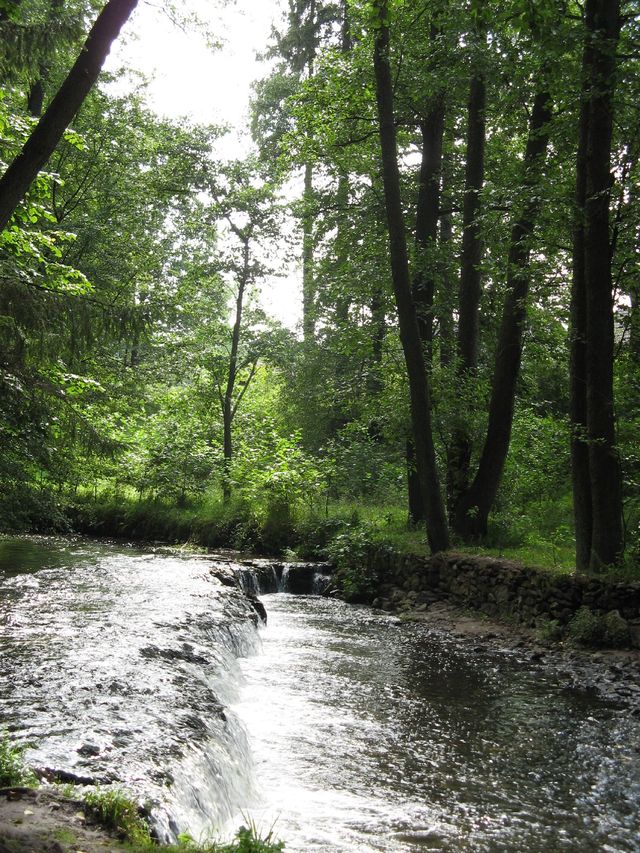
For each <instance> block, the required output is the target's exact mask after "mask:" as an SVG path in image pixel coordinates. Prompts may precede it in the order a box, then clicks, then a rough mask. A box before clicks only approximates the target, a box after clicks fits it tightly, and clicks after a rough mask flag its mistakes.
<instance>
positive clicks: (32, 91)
mask: <svg viewBox="0 0 640 853" xmlns="http://www.w3.org/2000/svg"><path fill="white" fill-rule="evenodd" d="M43 104H44V82H43V79H42V76H40V77H38V79H37V80H36V81H35V82H34V83H32V84H31V86H30V88H29V94H28V96H27V109H28V110H29V113H30V115H32V116H34V117H35V118H38V117H39V116H41V115H42V107H43Z"/></svg>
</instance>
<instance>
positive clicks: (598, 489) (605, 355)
mask: <svg viewBox="0 0 640 853" xmlns="http://www.w3.org/2000/svg"><path fill="white" fill-rule="evenodd" d="M586 21H587V28H588V31H589V32H588V37H589V36H590V37H591V39H592V45H593V58H592V63H591V68H590V72H591V73H590V75H589V76H590V84H591V86H590V95H589V134H588V142H587V154H586V160H585V173H586V174H585V177H586V204H585V231H584V248H585V252H584V275H585V284H586V309H587V310H586V315H587V322H586V332H587V336H586V339H587V347H586V368H587V435H588V443H589V476H590V481H591V506H592V537H591V555H590V560H589V568H590V570H591V571H596V572H597V571H602V569H603V567H605V566H610V565H614V564H615V563H617V562H618V561H619V559H620V556H621V554H622V550H623V531H622V483H621V473H620V460H619V458H618V452H617V449H616V443H615V442H616V436H615V416H614V401H613V350H614V333H613V294H612V290H613V285H612V278H611V241H610V235H609V202H610V194H611V183H612V176H611V172H610V169H611V141H612V132H613V109H614V105H613V96H614V89H615V71H616V47H617V42H618V37H619V32H620V8H619V2H618V0H587V6H586Z"/></svg>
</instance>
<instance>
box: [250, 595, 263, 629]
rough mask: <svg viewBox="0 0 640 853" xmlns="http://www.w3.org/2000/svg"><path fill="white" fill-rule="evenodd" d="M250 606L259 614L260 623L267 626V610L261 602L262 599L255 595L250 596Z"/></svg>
mask: <svg viewBox="0 0 640 853" xmlns="http://www.w3.org/2000/svg"><path fill="white" fill-rule="evenodd" d="M247 598H248V600H249V604H250V605H251V606H252V607H253V609H254V610H255V612H256V613H257V614H258V616H259V618H260V621H261V622H262V623H263V624H265V625H266V624H267V608H266V607H265V606H264V604H263V603H262V602H261V601H260V599H259V598H258V597H257V596H255V595H248V596H247Z"/></svg>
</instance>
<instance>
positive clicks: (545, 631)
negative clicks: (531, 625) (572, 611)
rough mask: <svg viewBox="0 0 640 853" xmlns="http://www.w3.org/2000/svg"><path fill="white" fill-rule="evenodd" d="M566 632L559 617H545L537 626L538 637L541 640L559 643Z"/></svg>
mask: <svg viewBox="0 0 640 853" xmlns="http://www.w3.org/2000/svg"><path fill="white" fill-rule="evenodd" d="M564 633H565V631H564V628H563V627H562V625H561V624H560V622H559V621H558V620H557V619H543V620H541V621H539V622H538V624H537V626H536V637H537V638H538V640H539V641H540V642H548V643H557V642H558V641H559V640H561V639H562V638H563V637H564Z"/></svg>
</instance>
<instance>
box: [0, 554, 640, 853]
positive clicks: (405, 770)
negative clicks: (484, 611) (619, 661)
mask: <svg viewBox="0 0 640 853" xmlns="http://www.w3.org/2000/svg"><path fill="white" fill-rule="evenodd" d="M283 576H284V578H285V581H286V583H287V587H288V588H289V589H290V590H292V591H294V590H295V591H303V592H307V593H308V592H311V591H312V589H313V586H314V585H315V584H321V583H324V580H323V579H326V577H327V573H326V571H324V570H322V569H321V568H318V567H317V566H315V567H314V566H306V565H304V564H291V565H290V566H289V571H288V572H286V574H285V567H283V566H282V564H280V565H278V564H271V563H269V562H268V561H260V560H255V561H244V562H234V561H233V560H232V559H230V558H226V559H222V558H220V559H214V558H195V557H192V558H184V559H181V558H179V557H178V556H176V555H175V554H173V555H172V554H164V555H163V554H159V553H148V552H145V551H141V550H134V549H128V548H124V547H122V546H110V545H101V544H98V543H82V542H70V541H64V540H58V541H52V540H42V541H38V540H33V539H23V540H0V594H1V596H2V598H1V599H0V643H1V648H2V662H1V666H0V682H1V683H0V726H1V725H3V724H4V725H6V726H8V728H9V729H10V730H11V731H12V732H13V733H14V735H15V736H16V737H17V738H18V739H19V740H21V741H22V742H27V741H28V742H30V743H32V744H33V747H32V749H30V750H29V752H28V754H27V758H28V759H29V761H30V762H31V763H33V764H35V765H40V766H48V767H53V768H56V769H62V770H66V771H68V772H71V773H75V774H77V775H78V776H82V777H91V778H92V779H94V780H96V781H99V782H102V783H108V782H109V781H117V782H119V783H121V784H122V786H123V787H125V788H127V789H129V790H132V791H133V792H135V793H136V794H138V795H139V796H140V797H141V798H143V799H149V798H151V799H152V800H153V801H154V808H153V817H154V820H155V825H156V827H157V829H158V832H159V834H160V836H161V837H162V838H163V839H165V840H170V839H173V838H175V836H176V835H177V834H178V832H184V831H189V832H190V833H191V834H192V835H193V836H195V837H196V838H198V837H201V836H203V837H206V836H207V835H210V834H212V833H214V832H215V831H216V830H217V829H219V828H220V827H224V828H225V829H226V831H227V832H233V830H234V829H236V828H237V826H238V825H239V824H240V822H242V820H243V818H244V816H246V815H249V816H250V817H251V818H252V819H253V820H255V821H256V823H257V824H258V825H259V826H260V827H262V828H264V829H268V828H269V827H270V826H271V824H272V823H273V822H274V821H275V822H276V828H275V831H276V834H277V835H278V836H280V837H281V838H283V839H284V840H285V842H286V850H287V853H372V852H373V851H387V852H388V853H412V851H415V853H418V851H426V850H432V851H433V850H439V851H447V853H454V851H455V853H460V851H468V852H469V853H502V851H518V853H555V851H572V853H578V851H580V853H591V851H593V853H596V851H606V853H638V851H639V850H640V844H639V843H638V838H640V821H639V817H638V810H637V803H638V801H639V800H640V766H639V764H640V762H638V754H639V753H640V720H639V719H638V718H634V717H633V716H630V715H629V714H628V713H627V712H626V711H621V710H618V709H616V708H615V707H611V706H607V705H606V704H605V703H603V702H600V701H598V700H597V699H596V698H595V697H593V696H589V695H587V694H585V693H584V692H579V691H574V690H569V689H566V687H565V685H564V684H563V683H562V681H561V679H559V678H558V677H557V676H555V675H554V674H553V672H545V671H544V670H542V669H540V668H537V667H535V666H534V665H533V664H532V663H531V662H530V661H526V660H524V659H523V658H521V657H519V656H518V654H517V652H512V653H511V654H508V653H506V652H497V651H495V650H494V651H491V650H487V649H485V650H483V649H475V648H473V647H470V646H469V645H468V644H467V645H466V646H465V645H464V644H463V643H461V642H460V641H459V640H456V639H455V638H452V637H447V636H445V635H442V634H438V633H437V632H434V631H430V630H429V628H428V627H427V626H425V625H419V624H403V623H400V622H399V620H397V619H393V618H390V617H388V616H386V615H384V614H381V613H376V612H373V611H371V610H369V609H368V608H357V607H349V606H348V605H345V604H343V603H342V602H340V601H334V600H332V599H327V598H322V597H309V596H303V597H299V596H295V595H287V594H284V595H283V594H278V595H276V594H268V595H266V596H264V597H263V599H262V601H263V602H264V603H265V604H266V607H267V611H268V614H269V621H268V626H267V628H266V629H265V630H264V631H263V632H262V643H260V639H259V636H258V632H257V630H256V621H257V619H258V617H257V611H256V607H255V602H254V603H253V604H252V602H251V601H250V599H249V598H247V597H246V596H245V595H244V594H243V592H242V590H241V588H240V586H242V588H243V589H244V590H246V592H247V593H248V594H250V595H255V592H256V589H258V588H259V589H261V590H263V591H264V590H265V589H271V590H272V591H273V592H275V589H276V582H278V579H279V582H280V583H281V584H282V579H283ZM258 609H259V608H258Z"/></svg>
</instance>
